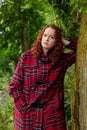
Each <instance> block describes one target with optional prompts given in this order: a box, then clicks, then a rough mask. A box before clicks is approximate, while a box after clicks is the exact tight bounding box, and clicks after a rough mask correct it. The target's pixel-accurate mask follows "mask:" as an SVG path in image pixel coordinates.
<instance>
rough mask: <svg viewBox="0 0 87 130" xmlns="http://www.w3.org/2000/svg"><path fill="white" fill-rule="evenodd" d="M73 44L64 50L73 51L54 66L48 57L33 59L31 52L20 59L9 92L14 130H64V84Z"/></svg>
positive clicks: (74, 47) (73, 52) (72, 42)
mask: <svg viewBox="0 0 87 130" xmlns="http://www.w3.org/2000/svg"><path fill="white" fill-rule="evenodd" d="M76 44H77V42H76V41H75V40H73V41H71V43H70V44H69V45H67V46H66V47H67V48H69V49H72V50H73V51H72V52H68V53H63V55H62V58H61V62H60V63H59V64H57V65H54V64H53V63H52V62H51V61H50V60H49V55H44V54H42V56H41V57H40V58H39V59H37V58H34V57H33V56H32V53H31V49H30V50H28V51H26V52H24V53H23V54H22V55H21V57H20V59H19V61H18V64H17V67H16V70H15V73H14V75H13V78H12V80H11V82H10V83H9V89H8V92H9V95H10V96H12V97H13V98H14V106H15V113H14V114H15V127H14V130H66V123H65V112H64V84H63V83H64V76H65V73H66V70H67V68H68V67H69V66H71V65H72V64H73V63H74V62H75V58H76Z"/></svg>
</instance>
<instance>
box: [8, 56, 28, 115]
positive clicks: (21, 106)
mask: <svg viewBox="0 0 87 130" xmlns="http://www.w3.org/2000/svg"><path fill="white" fill-rule="evenodd" d="M23 68H24V60H23V54H22V56H21V57H20V59H19V61H18V64H17V67H16V70H15V73H14V74H13V77H12V80H11V82H10V83H9V85H8V93H9V95H10V96H11V97H12V98H13V99H14V105H15V107H16V108H17V109H18V110H19V111H20V112H21V113H22V114H23V113H24V112H25V111H27V110H28V108H29V106H28V105H27V104H26V102H25V99H24V95H23Z"/></svg>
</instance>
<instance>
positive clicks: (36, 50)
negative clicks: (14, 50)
mask: <svg viewBox="0 0 87 130" xmlns="http://www.w3.org/2000/svg"><path fill="white" fill-rule="evenodd" d="M48 27H50V28H52V29H54V30H55V32H56V33H55V38H56V43H55V46H54V47H53V49H51V51H50V54H49V59H50V60H51V61H52V62H53V63H54V64H57V63H58V62H59V60H60V58H61V55H62V52H63V43H62V31H61V29H60V28H59V27H57V26H56V25H46V26H45V27H44V28H43V29H42V31H41V32H40V33H39V35H38V36H37V39H36V40H35V42H34V43H33V44H32V54H33V55H34V56H35V57H36V58H39V57H41V55H42V53H43V50H42V46H41V40H42V36H43V34H44V31H45V29H47V28H48Z"/></svg>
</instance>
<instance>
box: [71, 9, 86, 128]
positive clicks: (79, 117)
mask: <svg viewBox="0 0 87 130" xmlns="http://www.w3.org/2000/svg"><path fill="white" fill-rule="evenodd" d="M71 97H72V98H71V114H72V117H71V118H72V130H87V11H84V12H83V13H82V21H81V26H80V35H79V40H78V46H77V60H76V68H75V75H74V87H73V89H72V95H71Z"/></svg>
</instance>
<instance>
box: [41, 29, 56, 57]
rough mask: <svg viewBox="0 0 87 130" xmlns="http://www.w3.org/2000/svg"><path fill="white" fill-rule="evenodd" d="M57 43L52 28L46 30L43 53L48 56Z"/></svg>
mask: <svg viewBox="0 0 87 130" xmlns="http://www.w3.org/2000/svg"><path fill="white" fill-rule="evenodd" d="M55 43H56V38H55V30H54V29H53V28H51V27H48V28H46V29H45V31H44V33H43V36H42V40H41V46H42V48H43V52H44V53H45V54H46V53H47V52H48V51H49V50H50V49H51V48H52V47H54V45H55Z"/></svg>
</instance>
